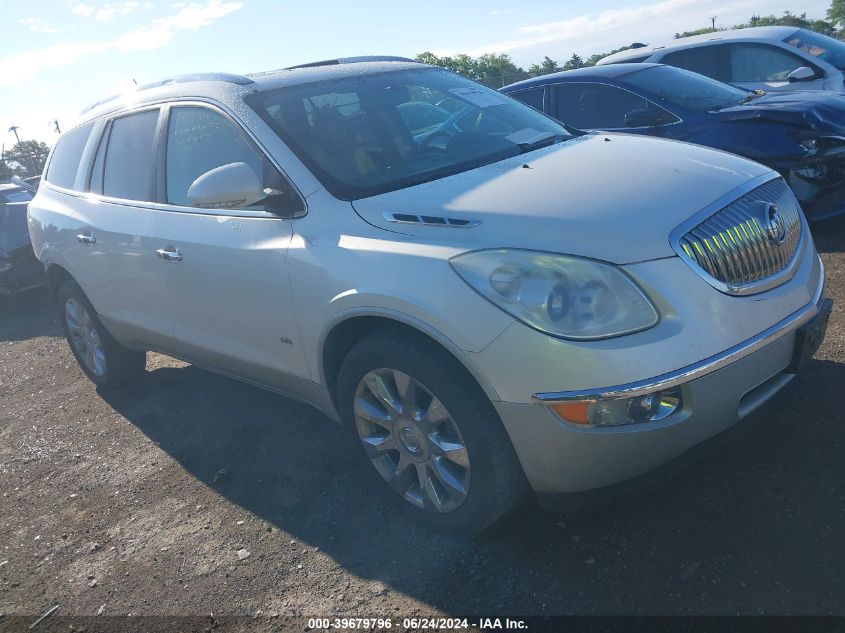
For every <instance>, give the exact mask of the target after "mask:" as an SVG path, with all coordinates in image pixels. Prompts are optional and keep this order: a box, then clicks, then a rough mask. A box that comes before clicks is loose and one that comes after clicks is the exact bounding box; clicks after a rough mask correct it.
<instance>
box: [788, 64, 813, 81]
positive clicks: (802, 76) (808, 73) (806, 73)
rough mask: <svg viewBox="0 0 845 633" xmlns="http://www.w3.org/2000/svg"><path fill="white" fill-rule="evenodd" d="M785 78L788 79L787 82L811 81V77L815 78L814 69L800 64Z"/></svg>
mask: <svg viewBox="0 0 845 633" xmlns="http://www.w3.org/2000/svg"><path fill="white" fill-rule="evenodd" d="M786 78H787V79H789V83H793V82H796V81H813V79H815V78H816V71H815V70H813V69H812V68H810V67H809V66H801V67H800V68H796V69H795V70H793V71H792V72H791V73H789V74H788V75H787V76H786Z"/></svg>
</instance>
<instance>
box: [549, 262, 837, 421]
mask: <svg viewBox="0 0 845 633" xmlns="http://www.w3.org/2000/svg"><path fill="white" fill-rule="evenodd" d="M819 265H820V266H821V269H820V279H821V282H820V283H819V287H818V289H817V291H816V296H815V297H814V298H813V301H812V303H808V304H807V305H805V306H804V307H803V308H801V309H800V310H798V311H797V312H793V313H792V314H791V315H790V316H788V317H786V318H785V319H783V320H782V321H779V322H778V323H776V324H774V325H773V326H772V327H770V328H768V329H767V330H764V331H762V332H760V334H758V335H757V336H755V337H753V338H750V339H748V340H747V341H743V342H742V343H739V344H738V345H735V346H733V347H731V348H729V349H727V350H725V351H724V352H721V353H720V354H716V355H715V356H711V357H710V358H705V359H704V360H702V361H699V362H697V363H693V364H692V365H687V366H686V367H682V368H681V369H676V370H675V371H670V372H668V373H665V374H661V375H660V376H655V377H654V378H648V379H646V380H638V381H637V382H629V383H627V384H624V385H617V386H615V387H600V388H598V389H580V390H577V391H552V392H545V393H535V394H534V396H533V398H534V400H535V401H536V402H540V403H543V404H554V403H556V402H571V401H573V400H614V399H617V398H632V397H634V396H641V395H644V394H647V393H653V392H655V391H660V390H661V389H668V388H670V387H676V386H678V385H680V384H683V383H686V382H689V381H691V380H695V379H696V378H701V377H702V376H706V375H707V374H710V373H713V372H714V371H718V370H719V369H721V368H722V367H725V366H727V365H730V364H731V363H735V362H736V361H738V360H740V359H742V358H745V357H746V356H749V355H751V354H753V353H754V352H756V351H757V350H759V349H761V348H763V347H765V346H766V345H768V344H770V343H773V342H774V341H776V340H777V339H779V338H781V337H782V336H786V335H787V334H789V333H790V332H793V331H795V330H796V329H798V328H799V327H801V326H802V325H804V324H805V323H806V322H807V321H809V320H810V319H812V318H813V317H814V316H816V314H818V313H819V302H820V301H821V299H822V296H823V294H824V266H823V265H822V264H821V259H820V260H819Z"/></svg>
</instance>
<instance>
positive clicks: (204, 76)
mask: <svg viewBox="0 0 845 633" xmlns="http://www.w3.org/2000/svg"><path fill="white" fill-rule="evenodd" d="M192 81H224V82H226V83H230V84H237V85H239V86H246V85H247V84H251V83H254V82H253V81H252V79H250V78H249V77H244V76H243V75H233V74H231V73H193V74H190V75H176V76H174V77H166V78H165V79H159V80H158V81H151V82H149V83H145V84H141V85H140V86H138V87H136V88H135V92H140V91H142V90H151V89H152V88H158V87H160V86H168V85H170V84H182V83H188V82H192ZM120 96H121V95H119V94H116V95H111V96H110V97H106V98H105V99H101V100H100V101H97V102H96V103H92V104H91V105H90V106H88V107H87V108H84V109H83V110H82V112H80V113H79V114H80V115H82V114H85V113H86V112H90V111H91V110H93V109H94V108H96V107H98V106H101V105H103V104H105V103H108V102H109V101H114V100H115V99H117V98H119V97H120Z"/></svg>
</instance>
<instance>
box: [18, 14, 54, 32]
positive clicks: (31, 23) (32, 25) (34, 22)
mask: <svg viewBox="0 0 845 633" xmlns="http://www.w3.org/2000/svg"><path fill="white" fill-rule="evenodd" d="M18 23H19V24H23V25H25V26H27V27H29V30H30V31H34V32H36V33H59V32H60V29H57V28H56V27H55V26H50V25H48V24H41V18H32V17H30V18H21V19H20V20H18Z"/></svg>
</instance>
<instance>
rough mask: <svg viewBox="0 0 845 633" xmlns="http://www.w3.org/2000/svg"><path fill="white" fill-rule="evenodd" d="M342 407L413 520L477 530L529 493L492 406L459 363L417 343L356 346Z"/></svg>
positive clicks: (374, 338) (396, 339)
mask: <svg viewBox="0 0 845 633" xmlns="http://www.w3.org/2000/svg"><path fill="white" fill-rule="evenodd" d="M338 404H339V408H340V410H341V415H342V416H343V417H344V421H345V422H347V423H348V426H349V428H350V431H351V433H350V435H351V436H352V441H353V443H354V445H355V448H354V450H356V451H357V452H358V453H359V454H360V455H361V456H362V457H364V459H365V461H366V462H367V463H368V468H369V469H370V470H372V471H373V472H375V473H376V474H377V475H378V477H379V479H380V480H381V482H380V484H381V486H382V489H383V490H385V491H386V493H387V494H388V497H389V498H390V499H392V500H393V501H395V502H398V503H399V504H400V506H401V507H402V509H403V510H404V511H405V513H406V514H408V515H409V516H410V517H411V518H412V519H414V520H416V521H419V522H422V523H425V524H427V525H430V526H432V527H436V528H439V529H443V530H446V531H451V532H456V533H464V534H468V533H475V532H479V531H482V530H484V529H486V528H488V527H490V526H491V525H493V524H494V523H495V522H496V521H498V520H499V519H500V518H502V517H503V516H504V515H505V514H507V512H508V511H509V510H510V509H511V508H512V507H513V506H514V505H516V503H517V502H518V501H519V499H520V498H521V496H522V494H523V492H524V490H525V484H524V476H523V474H522V470H521V468H520V466H519V463H518V460H517V458H516V454H515V452H514V450H513V446H512V445H511V443H510V440H509V438H508V437H507V433H506V432H505V430H504V427H503V426H502V423H501V421H500V420H499V418H498V415H497V414H496V411H495V409H494V408H493V406H492V405H491V403H490V401H489V399H488V398H487V397H486V395H485V394H484V392H483V391H482V390H481V388H480V387H479V386H478V384H477V383H476V382H475V380H474V379H473V378H472V376H470V375H469V374H468V373H467V372H466V370H465V369H464V368H463V367H462V366H461V365H460V364H459V363H458V362H457V361H456V360H455V359H454V357H452V356H451V355H450V354H449V353H448V352H446V351H445V350H443V349H442V348H440V347H438V346H436V345H434V344H433V343H431V342H430V341H428V340H426V339H425V338H423V337H421V336H415V335H410V334H408V333H406V332H403V331H395V332H393V331H391V332H381V333H376V334H374V335H371V336H369V337H367V338H366V339H364V340H363V341H361V342H360V343H358V344H357V345H356V346H355V347H353V348H352V350H351V351H350V352H349V354H348V355H347V357H346V359H345V360H344V362H343V364H342V366H341V369H340V375H339V378H338Z"/></svg>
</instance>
